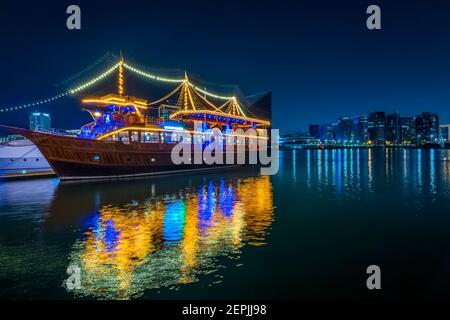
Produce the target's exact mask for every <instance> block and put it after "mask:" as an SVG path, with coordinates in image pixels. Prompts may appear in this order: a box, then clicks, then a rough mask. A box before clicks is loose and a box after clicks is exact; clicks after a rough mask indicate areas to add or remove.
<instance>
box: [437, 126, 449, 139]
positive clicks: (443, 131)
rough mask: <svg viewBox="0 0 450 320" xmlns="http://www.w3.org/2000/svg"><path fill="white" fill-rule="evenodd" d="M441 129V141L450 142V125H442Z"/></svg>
mask: <svg viewBox="0 0 450 320" xmlns="http://www.w3.org/2000/svg"><path fill="white" fill-rule="evenodd" d="M439 127H440V129H441V139H442V140H443V141H449V140H450V138H449V133H450V124H441V125H440V126H439Z"/></svg>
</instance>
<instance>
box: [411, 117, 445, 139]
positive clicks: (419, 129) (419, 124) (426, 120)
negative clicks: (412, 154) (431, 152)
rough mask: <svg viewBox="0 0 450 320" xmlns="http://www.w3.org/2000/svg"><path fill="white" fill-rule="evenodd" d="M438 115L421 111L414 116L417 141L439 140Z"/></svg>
mask: <svg viewBox="0 0 450 320" xmlns="http://www.w3.org/2000/svg"><path fill="white" fill-rule="evenodd" d="M439 134H440V130H439V116H438V115H437V114H435V113H431V112H423V113H422V114H421V115H419V116H417V117H416V136H417V143H418V144H424V143H438V142H439Z"/></svg>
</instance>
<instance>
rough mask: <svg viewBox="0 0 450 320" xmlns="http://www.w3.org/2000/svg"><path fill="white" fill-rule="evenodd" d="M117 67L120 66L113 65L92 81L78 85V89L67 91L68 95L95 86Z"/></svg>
mask: <svg viewBox="0 0 450 320" xmlns="http://www.w3.org/2000/svg"><path fill="white" fill-rule="evenodd" d="M119 65H120V63H117V64H115V65H114V66H113V67H111V68H110V69H108V70H106V71H105V72H104V73H102V74H101V75H99V76H97V77H95V78H94V79H92V80H90V81H88V82H85V83H84V84H82V85H80V86H78V87H76V88H73V89H70V90H69V93H70V94H74V93H76V92H79V91H82V90H84V89H86V88H88V87H90V86H92V85H94V84H96V83H97V82H99V81H100V80H102V79H104V78H106V77H107V76H109V75H110V74H111V73H112V72H114V70H116V69H117V68H118V67H119Z"/></svg>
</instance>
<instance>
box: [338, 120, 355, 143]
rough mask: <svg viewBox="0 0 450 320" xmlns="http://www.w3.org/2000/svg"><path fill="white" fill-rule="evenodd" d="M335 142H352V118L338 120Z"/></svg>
mask: <svg viewBox="0 0 450 320" xmlns="http://www.w3.org/2000/svg"><path fill="white" fill-rule="evenodd" d="M337 140H338V142H341V143H347V142H350V141H353V118H349V117H342V118H339V120H338V122H337Z"/></svg>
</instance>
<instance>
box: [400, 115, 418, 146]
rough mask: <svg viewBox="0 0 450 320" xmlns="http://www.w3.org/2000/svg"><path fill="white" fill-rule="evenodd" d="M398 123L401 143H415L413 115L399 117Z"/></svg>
mask: <svg viewBox="0 0 450 320" xmlns="http://www.w3.org/2000/svg"><path fill="white" fill-rule="evenodd" d="M400 124H401V127H402V129H401V131H402V132H401V138H402V143H403V144H411V143H415V140H416V139H415V136H416V124H415V118H414V117H401V118H400Z"/></svg>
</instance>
